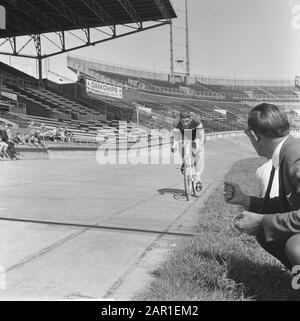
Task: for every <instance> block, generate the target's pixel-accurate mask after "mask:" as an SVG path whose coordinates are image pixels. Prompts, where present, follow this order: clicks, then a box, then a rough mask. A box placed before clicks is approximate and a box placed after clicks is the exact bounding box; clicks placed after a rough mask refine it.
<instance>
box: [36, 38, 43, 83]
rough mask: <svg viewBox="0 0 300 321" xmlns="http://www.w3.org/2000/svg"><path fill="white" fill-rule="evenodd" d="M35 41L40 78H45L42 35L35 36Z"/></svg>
mask: <svg viewBox="0 0 300 321" xmlns="http://www.w3.org/2000/svg"><path fill="white" fill-rule="evenodd" d="M34 43H35V48H36V53H37V55H36V59H37V61H38V72H39V80H40V81H41V80H42V79H43V66H42V60H43V57H42V44H41V35H35V36H34Z"/></svg>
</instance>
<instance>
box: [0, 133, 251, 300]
mask: <svg viewBox="0 0 300 321" xmlns="http://www.w3.org/2000/svg"><path fill="white" fill-rule="evenodd" d="M255 156H256V155H255V153H254V151H253V148H252V147H251V146H250V144H249V142H248V140H247V138H245V137H233V138H225V139H217V140H211V141H207V143H206V145H205V171H204V175H203V184H204V189H203V192H202V193H201V197H199V198H197V199H193V200H192V201H190V202H186V200H185V199H184V197H183V196H182V191H183V182H182V177H181V174H180V172H179V167H180V166H179V165H167V164H166V165H161V164H157V165H105V166H104V165H99V164H98V163H97V162H96V160H95V158H89V159H78V160H75V159H74V160H70V159H60V160H40V161H39V160H34V161H19V162H0V172H1V181H0V186H1V190H2V191H3V192H2V196H1V199H0V217H2V220H0V230H1V232H0V265H1V266H2V267H3V268H4V269H5V271H6V289H2V290H0V299H1V300H8V299H18V300H24V299H67V300H69V299H114V300H119V299H123V300H130V298H131V297H132V296H133V295H134V294H135V293H136V292H139V291H142V290H143V288H144V287H145V286H147V285H148V283H149V282H150V281H151V275H150V272H151V271H153V269H155V267H157V266H158V264H160V263H161V262H162V260H164V259H166V257H167V255H168V253H170V250H171V249H172V248H174V246H176V245H177V244H178V243H179V242H181V241H182V240H183V239H186V237H192V236H193V233H194V227H195V225H196V224H197V221H198V220H199V219H201V206H202V203H203V201H204V200H205V198H206V197H207V196H208V195H209V194H210V193H211V191H212V190H213V189H214V187H215V186H216V184H218V183H220V180H221V179H222V177H223V175H224V174H225V172H226V171H227V170H228V169H229V168H230V166H231V165H232V164H233V163H234V162H235V161H237V160H239V159H242V158H248V157H255ZM3 218H5V219H3Z"/></svg>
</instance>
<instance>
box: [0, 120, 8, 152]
mask: <svg viewBox="0 0 300 321" xmlns="http://www.w3.org/2000/svg"><path fill="white" fill-rule="evenodd" d="M8 148H9V143H8V135H7V125H6V124H3V123H1V125H0V156H1V158H11V157H10V155H9V152H8Z"/></svg>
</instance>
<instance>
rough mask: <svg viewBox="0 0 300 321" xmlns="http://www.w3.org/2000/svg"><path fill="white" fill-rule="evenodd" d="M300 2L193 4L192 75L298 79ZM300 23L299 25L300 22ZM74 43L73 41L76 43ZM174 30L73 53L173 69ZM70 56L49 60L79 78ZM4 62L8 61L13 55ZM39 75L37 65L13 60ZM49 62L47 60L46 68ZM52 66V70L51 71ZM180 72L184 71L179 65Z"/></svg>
mask: <svg viewBox="0 0 300 321" xmlns="http://www.w3.org/2000/svg"><path fill="white" fill-rule="evenodd" d="M172 2H173V6H174V9H175V11H176V13H177V15H178V16H179V18H177V19H174V22H173V23H174V41H175V43H176V44H175V46H174V49H175V50H174V51H175V60H176V59H182V58H183V59H185V58H184V50H185V48H184V45H185V43H184V41H185V39H184V28H183V27H184V18H183V15H184V11H183V10H182V9H183V8H184V0H173V1H172ZM296 6H300V0H251V1H249V0H188V7H189V32H190V59H191V73H192V74H197V75H204V76H207V75H210V76H216V77H237V78H294V77H295V76H296V75H300V17H299V19H297V18H298V16H299V15H300V10H299V13H297V12H298V11H297V8H298V7H296ZM298 20H299V28H298V25H297V24H295V22H297V21H298ZM70 41H71V40H70ZM169 48H170V47H169V26H168V25H166V26H163V27H160V28H157V29H153V30H149V31H145V32H141V33H139V34H135V35H132V36H128V37H124V38H121V39H115V40H112V41H109V42H106V43H103V44H99V45H96V46H94V47H88V48H84V49H81V50H76V51H74V52H73V53H70V55H72V54H74V55H76V56H82V57H85V58H87V59H88V58H90V59H94V60H101V61H106V62H111V63H114V64H121V65H125V66H134V67H136V68H144V69H152V70H156V71H167V72H168V71H169V66H170V61H169V59H170V58H169V57H170V56H169V52H170V51H169ZM66 58H67V56H66V54H64V55H59V56H56V57H52V58H50V59H49V61H48V62H47V66H49V68H50V71H52V72H55V73H58V74H60V75H63V76H64V77H66V78H70V79H73V78H74V74H73V73H72V72H70V71H68V70H67V68H66ZM0 59H1V61H4V62H6V63H7V62H8V61H9V60H8V58H7V57H1V58H0ZM10 61H11V64H12V66H16V67H18V68H20V69H23V70H25V71H27V72H31V73H32V74H35V75H36V71H35V66H36V64H35V62H34V61H31V60H30V59H21V58H14V57H12V58H11V60H10ZM45 64H46V62H44V67H45ZM47 68H48V67H47ZM175 69H176V70H177V71H184V69H183V65H182V64H177V63H175Z"/></svg>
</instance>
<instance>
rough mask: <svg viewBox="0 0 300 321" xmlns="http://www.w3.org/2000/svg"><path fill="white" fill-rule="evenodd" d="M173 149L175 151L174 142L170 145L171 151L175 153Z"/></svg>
mask: <svg viewBox="0 0 300 321" xmlns="http://www.w3.org/2000/svg"><path fill="white" fill-rule="evenodd" d="M175 151H176V145H175V144H174V145H172V146H171V152H172V153H175Z"/></svg>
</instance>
